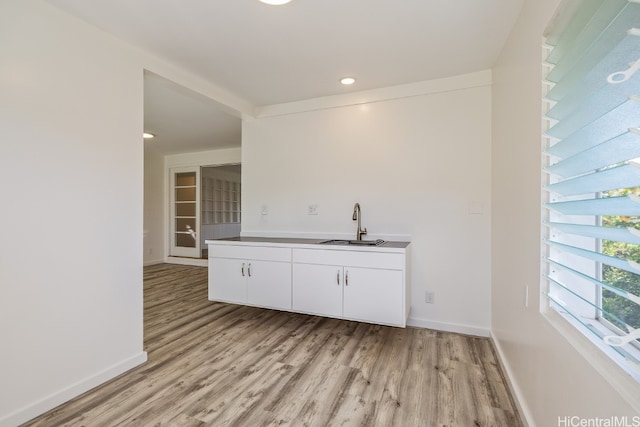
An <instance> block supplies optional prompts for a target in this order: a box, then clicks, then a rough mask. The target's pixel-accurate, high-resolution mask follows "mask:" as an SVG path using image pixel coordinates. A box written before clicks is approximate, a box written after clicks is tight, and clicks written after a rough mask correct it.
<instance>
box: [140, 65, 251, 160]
mask: <svg viewBox="0 0 640 427" xmlns="http://www.w3.org/2000/svg"><path fill="white" fill-rule="evenodd" d="M241 125H242V122H241V119H240V118H239V117H234V116H231V115H230V114H228V113H227V112H225V111H224V110H223V109H222V108H221V107H220V106H219V105H218V104H216V103H214V102H213V101H212V100H210V99H208V98H206V97H204V96H202V95H199V94H197V93H195V92H192V91H190V90H189V89H186V88H185V87H183V86H180V85H177V84H175V83H173V82H171V81H169V80H167V79H164V78H162V77H160V76H158V75H155V74H152V73H149V72H146V73H145V76H144V129H145V132H151V133H152V134H154V135H156V137H155V138H153V139H151V140H145V149H146V150H152V151H154V152H158V153H161V154H177V153H188V152H196V151H206V150H212V149H216V148H226V147H239V146H240V139H241Z"/></svg>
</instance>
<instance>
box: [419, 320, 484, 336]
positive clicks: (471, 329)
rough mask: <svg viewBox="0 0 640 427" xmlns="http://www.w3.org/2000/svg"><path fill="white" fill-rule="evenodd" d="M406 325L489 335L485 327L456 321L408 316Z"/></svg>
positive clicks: (475, 334)
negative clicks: (446, 321) (440, 320)
mask: <svg viewBox="0 0 640 427" xmlns="http://www.w3.org/2000/svg"><path fill="white" fill-rule="evenodd" d="M407 326H414V327H416V328H424V329H436V330H438V331H445V332H455V333H457V334H465V335H474V336H477V337H489V336H491V331H490V330H489V329H487V328H478V327H476V326H469V325H459V324H456V323H445V322H434V321H433V320H426V319H417V318H415V317H409V318H408V319H407Z"/></svg>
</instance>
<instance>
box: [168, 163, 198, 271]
mask: <svg viewBox="0 0 640 427" xmlns="http://www.w3.org/2000/svg"><path fill="white" fill-rule="evenodd" d="M185 172H193V173H195V174H196V185H195V187H196V212H195V213H196V216H195V218H196V221H195V243H196V244H195V246H194V247H193V248H190V247H184V246H176V215H175V202H176V191H175V190H176V185H175V184H176V182H175V179H176V174H178V173H185ZM201 191H202V184H201V182H200V166H182V167H171V168H169V256H172V257H187V258H200V257H201V255H202V251H201V248H200V215H201V213H200V203H201V200H200V198H201V194H200V193H201Z"/></svg>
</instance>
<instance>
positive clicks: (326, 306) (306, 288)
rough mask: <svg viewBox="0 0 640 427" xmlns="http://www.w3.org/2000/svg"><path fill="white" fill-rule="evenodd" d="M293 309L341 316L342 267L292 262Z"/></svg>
mask: <svg viewBox="0 0 640 427" xmlns="http://www.w3.org/2000/svg"><path fill="white" fill-rule="evenodd" d="M293 277H294V282H293V309H294V310H295V311H300V312H302V313H308V314H318V315H320V316H330V317H342V284H343V283H344V268H342V267H340V266H333V265H313V264H293Z"/></svg>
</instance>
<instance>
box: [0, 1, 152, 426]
mask: <svg viewBox="0 0 640 427" xmlns="http://www.w3.org/2000/svg"><path fill="white" fill-rule="evenodd" d="M0 58H2V59H1V60H0V144H1V147H2V155H0V195H1V196H2V200H3V207H2V209H0V223H1V224H3V226H2V228H1V231H0V241H1V242H2V245H1V246H0V286H1V294H2V295H1V297H0V337H1V340H2V342H1V343H0V348H1V350H0V425H2V426H10V425H16V424H18V423H20V422H22V421H25V420H26V419H28V418H31V417H33V416H35V415H38V414H39V413H41V412H43V411H45V410H47V409H49V408H51V407H52V406H54V405H57V404H58V403H61V402H63V401H65V400H67V399H69V398H70V397H72V396H75V395H76V394H78V393H81V392H83V391H85V390H86V389H88V388H90V387H93V386H95V385H97V384H99V383H101V382H103V381H105V380H107V379H109V378H111V377H113V376H115V375H117V374H119V373H121V372H123V371H125V370H127V369H129V368H131V367H133V366H135V365H137V364H139V363H142V362H144V361H145V360H146V353H144V352H143V330H142V203H143V192H142V180H143V174H142V162H143V149H142V140H141V132H142V99H143V98H142V88H143V80H142V77H143V75H142V67H141V65H140V63H139V61H137V60H134V57H133V55H132V52H131V51H130V50H128V49H126V48H125V46H124V45H122V44H121V43H120V42H117V41H116V40H115V39H112V38H110V37H108V36H106V35H104V34H103V33H101V32H98V31H97V30H95V29H94V28H92V27H89V26H88V25H85V24H83V23H81V22H80V21H78V20H76V19H73V18H70V17H69V16H67V15H65V14H63V13H61V12H59V11H58V10H57V9H55V8H53V7H52V6H50V5H48V4H46V3H43V2H40V1H36V0H5V1H2V2H0Z"/></svg>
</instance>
